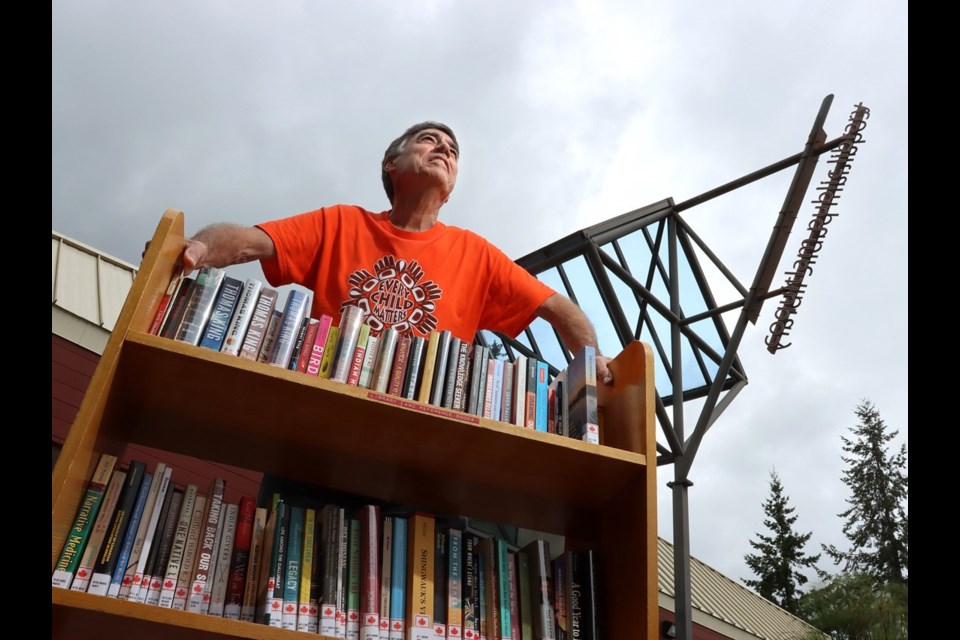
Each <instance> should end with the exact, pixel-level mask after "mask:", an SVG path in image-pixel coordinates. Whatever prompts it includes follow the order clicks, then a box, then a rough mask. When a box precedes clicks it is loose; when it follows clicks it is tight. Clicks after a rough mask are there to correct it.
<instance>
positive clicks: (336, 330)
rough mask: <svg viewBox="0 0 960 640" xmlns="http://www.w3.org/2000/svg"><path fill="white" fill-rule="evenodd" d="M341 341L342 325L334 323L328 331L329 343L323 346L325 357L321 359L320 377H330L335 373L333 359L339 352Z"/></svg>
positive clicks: (318, 373) (318, 375) (318, 374)
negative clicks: (338, 345) (338, 347)
mask: <svg viewBox="0 0 960 640" xmlns="http://www.w3.org/2000/svg"><path fill="white" fill-rule="evenodd" d="M339 341H340V327H338V326H336V325H333V326H331V327H330V331H329V332H328V333H327V344H326V346H325V347H324V348H323V359H322V360H321V361H320V371H318V372H317V377H318V378H323V379H324V380H326V379H329V378H330V375H331V374H332V373H333V359H334V356H335V354H336V353H337V343H338V342H339Z"/></svg>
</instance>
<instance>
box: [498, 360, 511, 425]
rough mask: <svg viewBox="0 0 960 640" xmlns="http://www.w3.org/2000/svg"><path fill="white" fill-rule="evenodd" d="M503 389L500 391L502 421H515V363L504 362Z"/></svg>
mask: <svg viewBox="0 0 960 640" xmlns="http://www.w3.org/2000/svg"><path fill="white" fill-rule="evenodd" d="M502 382H503V390H502V391H501V392H500V397H501V398H502V400H501V401H500V422H506V423H513V363H512V362H509V361H506V362H504V363H503V380H502Z"/></svg>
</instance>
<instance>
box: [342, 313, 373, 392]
mask: <svg viewBox="0 0 960 640" xmlns="http://www.w3.org/2000/svg"><path fill="white" fill-rule="evenodd" d="M369 341H370V325H368V324H362V325H360V332H359V333H358V334H357V341H356V346H354V348H353V356H352V358H351V359H350V370H349V371H348V372H347V380H346V383H347V384H349V385H350V386H351V387H357V386H359V385H360V373H361V371H362V370H363V361H364V359H365V356H366V352H367V343H368V342H369Z"/></svg>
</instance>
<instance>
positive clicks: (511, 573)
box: [503, 543, 521, 640]
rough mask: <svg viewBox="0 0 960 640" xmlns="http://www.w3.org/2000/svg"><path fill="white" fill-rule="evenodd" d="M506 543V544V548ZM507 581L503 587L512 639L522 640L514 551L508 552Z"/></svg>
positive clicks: (515, 555)
mask: <svg viewBox="0 0 960 640" xmlns="http://www.w3.org/2000/svg"><path fill="white" fill-rule="evenodd" d="M505 546H506V543H504V547H505ZM506 555H507V558H506V569H507V581H506V584H504V585H503V587H504V589H506V593H507V602H508V614H509V616H510V637H511V638H512V639H513V640H521V639H520V601H519V599H518V597H517V554H516V552H514V551H510V550H507V552H506Z"/></svg>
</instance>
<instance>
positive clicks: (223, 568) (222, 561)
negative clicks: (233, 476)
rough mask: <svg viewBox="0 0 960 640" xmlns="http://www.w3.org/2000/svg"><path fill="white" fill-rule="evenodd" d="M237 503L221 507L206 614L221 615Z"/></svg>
mask: <svg viewBox="0 0 960 640" xmlns="http://www.w3.org/2000/svg"><path fill="white" fill-rule="evenodd" d="M239 512H240V505H239V504H225V505H224V507H223V526H222V527H221V532H220V544H219V547H218V550H217V564H216V566H215V567H214V570H213V579H212V580H210V581H208V583H207V584H208V585H210V587H209V588H210V608H209V610H208V611H207V613H208V615H211V616H217V617H219V618H222V617H223V608H224V604H225V603H226V599H227V582H229V580H230V559H231V558H232V557H233V541H234V537H235V536H236V533H237V515H238V514H239Z"/></svg>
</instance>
